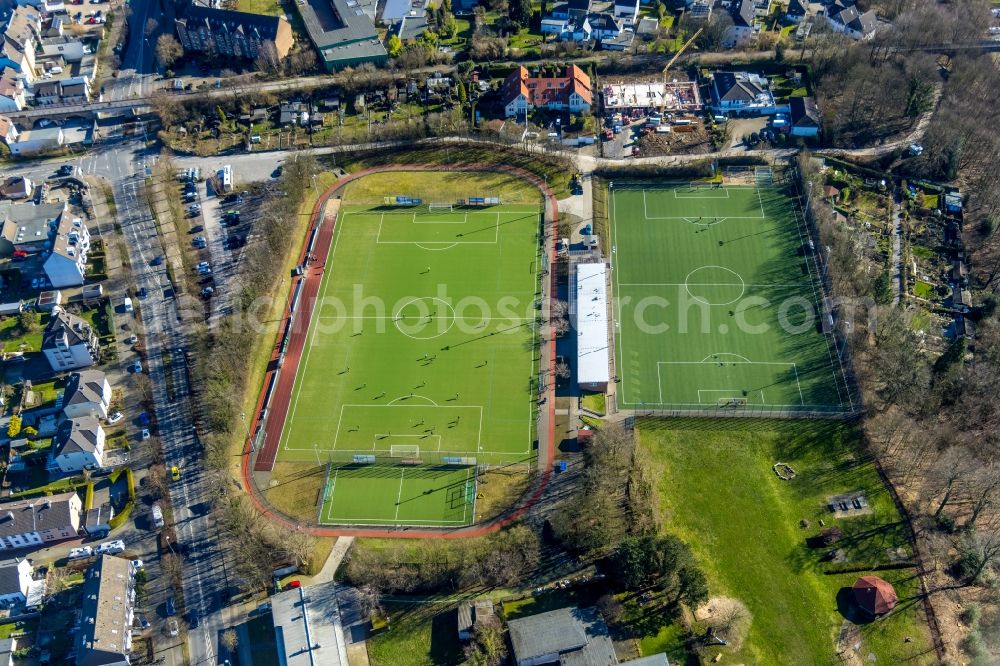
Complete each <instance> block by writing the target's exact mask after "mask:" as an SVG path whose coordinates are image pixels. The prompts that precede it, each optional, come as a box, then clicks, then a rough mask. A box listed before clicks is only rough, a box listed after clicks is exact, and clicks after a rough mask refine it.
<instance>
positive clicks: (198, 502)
mask: <svg viewBox="0 0 1000 666" xmlns="http://www.w3.org/2000/svg"><path fill="white" fill-rule="evenodd" d="M153 159H154V156H153V155H150V154H147V153H146V151H145V150H144V149H143V148H142V144H141V143H139V142H133V143H128V144H123V145H122V146H121V147H120V148H118V149H116V150H114V151H112V152H111V154H110V155H108V158H107V162H106V164H107V169H108V173H107V174H106V175H107V177H109V179H110V180H111V181H112V183H113V190H114V198H115V202H116V205H117V209H118V218H119V222H120V223H121V227H122V232H123V234H124V236H125V240H126V243H127V246H128V254H129V258H130V263H131V266H132V273H133V287H134V288H136V289H139V288H142V287H145V288H146V291H147V297H146V298H145V299H144V300H141V301H139V302H138V305H139V310H140V316H141V318H142V322H143V326H144V329H145V331H146V358H145V361H144V364H143V365H144V370H145V372H147V373H148V375H149V377H150V379H151V380H152V386H153V396H154V401H155V404H156V416H157V428H156V434H157V435H158V436H159V437H160V439H161V441H162V443H163V449H164V456H165V460H166V465H167V468H168V469H169V468H170V467H172V466H174V465H176V466H177V467H178V468H179V470H180V472H181V479H180V480H179V481H176V482H172V483H171V485H170V498H171V504H172V506H173V515H174V521H175V529H176V531H177V537H178V540H179V541H180V549H181V550H182V551H183V550H187V551H188V554H187V555H186V556H185V558H184V575H183V588H184V590H183V591H184V600H185V607H186V609H187V610H188V611H194V612H195V613H197V614H198V616H199V617H202V618H204V620H203V621H202V622H201V624H200V626H199V627H198V629H196V630H193V631H191V632H190V633H189V634H188V649H189V657H190V663H191V664H215V663H217V649H216V648H217V638H218V633H219V631H220V630H221V620H222V618H221V617H220V616H219V615H218V614H217V613H215V614H212V611H214V610H216V609H218V608H219V606H220V599H221V595H222V592H223V590H224V589H225V588H226V586H227V576H226V571H225V560H224V557H223V556H222V553H221V552H220V549H219V544H218V539H217V537H216V527H215V525H214V523H213V521H212V520H211V519H210V518H209V515H208V507H209V502H210V500H211V490H210V487H209V484H208V483H205V482H204V481H205V478H204V474H203V471H202V469H201V464H200V455H201V451H200V449H199V446H198V443H197V442H196V439H195V437H194V432H193V427H194V424H193V421H192V418H191V411H192V410H191V405H190V402H189V389H188V384H187V376H186V372H185V367H184V363H185V361H184V354H183V350H184V349H185V347H186V341H185V337H184V326H183V321H184V320H185V318H187V317H198V316H201V306H200V305H199V304H198V302H197V301H196V300H193V299H192V300H191V301H188V302H187V303H186V304H185V303H184V299H177V298H175V297H174V295H173V289H172V286H171V284H170V281H169V279H168V277H167V274H166V269H165V262H164V263H163V264H161V265H159V266H154V265H152V261H153V259H154V257H157V256H162V255H164V254H165V253H164V250H163V247H162V245H161V242H160V237H159V234H158V233H157V228H156V221H155V219H154V218H153V215H152V213H151V211H150V209H149V206H148V205H147V203H146V201H145V197H144V196H143V194H142V188H143V186H144V184H143V177H144V174H145V167H146V166H151V162H152V160H153ZM102 164H103V163H102ZM102 175H104V174H102ZM168 388H169V389H170V390H169V391H168ZM157 610H161V609H157ZM167 663H175V664H181V663H184V660H183V653H182V652H181V651H180V650H173V651H171V652H170V653H168V655H167Z"/></svg>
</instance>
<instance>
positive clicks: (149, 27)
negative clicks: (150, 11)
mask: <svg viewBox="0 0 1000 666" xmlns="http://www.w3.org/2000/svg"><path fill="white" fill-rule="evenodd" d="M159 27H160V24H159V23H158V22H157V21H156V19H155V18H148V19H146V25H144V26H143V32H144V33H145V35H146V36H147V37H150V36H152V34H153V33H154V32H156V29H157V28H159Z"/></svg>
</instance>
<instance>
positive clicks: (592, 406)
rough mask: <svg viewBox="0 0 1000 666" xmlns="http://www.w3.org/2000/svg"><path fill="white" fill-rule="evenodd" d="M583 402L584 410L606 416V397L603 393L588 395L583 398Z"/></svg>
mask: <svg viewBox="0 0 1000 666" xmlns="http://www.w3.org/2000/svg"><path fill="white" fill-rule="evenodd" d="M581 402H582V403H583V408H584V409H587V410H590V411H592V412H594V413H595V414H599V415H601V416H603V415H604V410H605V409H606V407H605V402H606V400H605V395H604V394H603V393H587V394H585V395H584V396H583V398H582V400H581Z"/></svg>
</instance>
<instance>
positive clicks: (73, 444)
mask: <svg viewBox="0 0 1000 666" xmlns="http://www.w3.org/2000/svg"><path fill="white" fill-rule="evenodd" d="M104 441H105V434H104V428H102V427H101V424H100V423H98V421H97V419H95V418H94V417H93V416H83V417H80V418H78V419H66V420H65V421H63V422H62V423H61V424H60V425H59V430H57V431H56V436H55V437H53V438H52V463H51V465H52V467H53V468H58V470H59V471H60V472H62V473H63V474H72V473H75V472H81V471H83V470H84V469H96V468H98V467H103V466H104Z"/></svg>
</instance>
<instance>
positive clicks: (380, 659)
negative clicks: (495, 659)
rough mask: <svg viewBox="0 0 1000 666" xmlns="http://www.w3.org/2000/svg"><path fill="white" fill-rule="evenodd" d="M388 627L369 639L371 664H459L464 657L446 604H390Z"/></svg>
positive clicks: (439, 665) (454, 624)
mask: <svg viewBox="0 0 1000 666" xmlns="http://www.w3.org/2000/svg"><path fill="white" fill-rule="evenodd" d="M386 610H387V611H388V612H389V616H390V626H389V629H388V630H386V631H383V632H381V633H379V634H376V635H375V636H373V637H372V638H370V639H369V640H368V658H369V659H370V660H371V663H372V666H426V665H427V664H434V665H435V666H453V665H454V666H457V665H458V664H461V663H463V662H464V661H465V659H464V656H463V654H462V645H461V643H459V641H458V635H457V632H458V625H457V616H456V612H455V609H454V607H450V606H448V605H447V604H425V605H420V604H399V605H392V604H387V606H386Z"/></svg>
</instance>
